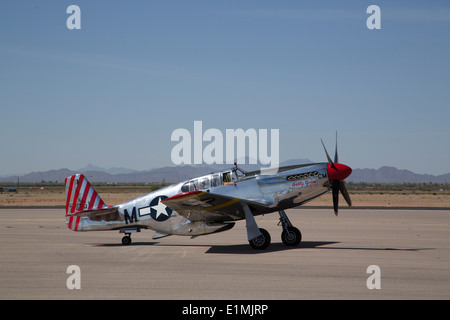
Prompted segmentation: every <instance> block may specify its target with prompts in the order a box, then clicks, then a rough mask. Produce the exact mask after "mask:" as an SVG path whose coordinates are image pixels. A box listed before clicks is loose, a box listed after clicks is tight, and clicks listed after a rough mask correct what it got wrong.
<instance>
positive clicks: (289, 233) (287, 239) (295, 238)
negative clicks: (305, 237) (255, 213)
mask: <svg viewBox="0 0 450 320" xmlns="http://www.w3.org/2000/svg"><path fill="white" fill-rule="evenodd" d="M281 241H283V243H284V245H285V246H290V247H295V246H298V244H299V243H300V242H301V241H302V233H301V232H300V230H298V229H297V228H296V227H288V229H287V230H283V232H282V233H281Z"/></svg>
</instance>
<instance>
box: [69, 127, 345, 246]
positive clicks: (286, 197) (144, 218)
mask: <svg viewBox="0 0 450 320" xmlns="http://www.w3.org/2000/svg"><path fill="white" fill-rule="evenodd" d="M321 142H322V146H323V148H324V151H325V154H326V156H327V159H328V162H324V163H312V164H299V165H291V166H285V167H280V168H278V169H277V172H276V173H272V174H268V173H267V172H264V171H262V172H261V170H258V171H252V172H246V171H244V170H242V169H240V168H239V167H238V166H237V164H236V163H235V164H234V167H233V168H231V169H229V170H225V171H221V172H216V173H211V174H207V175H204V176H201V177H197V178H193V179H189V180H186V181H183V182H180V183H176V184H173V185H170V186H167V187H164V188H161V189H158V190H156V191H153V192H151V193H149V194H146V195H143V196H140V197H138V198H136V199H132V200H129V201H126V202H123V203H121V204H118V205H114V206H109V205H107V204H105V203H104V202H103V200H102V199H101V198H100V196H99V194H98V193H97V192H96V191H95V190H94V188H93V186H92V185H91V184H90V183H89V181H88V180H87V179H86V177H85V176H84V175H83V174H75V175H72V176H70V177H67V178H66V179H65V192H66V224H67V226H68V228H69V229H71V230H73V231H100V230H118V231H119V232H120V233H124V237H123V238H122V244H123V245H130V244H131V234H132V233H136V232H140V231H141V230H143V229H151V230H154V231H155V233H154V235H153V237H152V239H160V238H163V237H166V236H170V235H182V236H191V237H196V236H200V235H206V234H211V233H217V232H223V231H226V230H230V229H231V228H233V226H234V225H235V221H238V220H244V219H245V222H246V229H247V240H248V242H249V244H250V246H251V247H252V248H254V249H256V250H264V249H267V248H268V247H269V245H270V242H271V237H270V234H269V232H267V231H266V230H265V229H263V228H259V227H258V225H257V223H256V221H255V218H254V217H255V216H259V215H262V214H268V213H272V212H276V211H277V212H278V214H279V216H280V223H279V224H281V226H282V229H283V231H282V233H281V240H282V242H283V244H284V245H286V246H298V245H299V244H300V242H301V240H302V234H301V232H300V230H299V229H298V228H296V227H294V226H293V225H292V223H291V222H290V220H289V218H288V216H287V215H286V213H285V210H286V209H289V208H293V207H297V206H300V205H302V204H304V203H306V202H308V201H310V200H312V199H315V198H317V197H319V196H321V195H323V194H324V193H326V192H328V191H330V190H331V191H332V199H333V208H334V212H335V215H336V216H337V215H338V209H339V203H338V202H339V192H341V194H342V196H343V197H344V199H345V201H346V202H347V204H348V205H349V206H350V207H351V205H352V203H351V199H350V196H349V194H348V191H347V188H346V186H345V183H344V179H346V178H347V177H348V176H349V175H350V174H351V172H352V169H351V168H350V167H348V166H346V165H344V164H341V163H339V162H338V153H337V133H336V149H335V157H334V161H332V160H331V158H330V156H329V154H328V152H327V149H326V148H325V145H324V143H323V141H322V140H321Z"/></svg>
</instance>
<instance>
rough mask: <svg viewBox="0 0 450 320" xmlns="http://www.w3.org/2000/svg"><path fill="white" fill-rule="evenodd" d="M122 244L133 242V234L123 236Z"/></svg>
mask: <svg viewBox="0 0 450 320" xmlns="http://www.w3.org/2000/svg"><path fill="white" fill-rule="evenodd" d="M122 244H123V245H124V246H129V245H130V244H131V236H130V235H127V236H125V237H123V238H122Z"/></svg>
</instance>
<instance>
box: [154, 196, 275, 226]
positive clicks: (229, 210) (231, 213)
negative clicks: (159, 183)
mask: <svg viewBox="0 0 450 320" xmlns="http://www.w3.org/2000/svg"><path fill="white" fill-rule="evenodd" d="M162 202H163V203H164V204H165V205H166V206H168V207H169V208H170V209H172V210H175V211H176V212H178V213H179V214H181V215H182V216H184V217H186V218H187V219H189V220H191V221H200V220H202V221H230V220H240V219H245V212H244V209H243V206H244V205H248V206H249V208H250V210H251V211H252V213H253V215H258V214H262V213H267V212H270V211H271V210H270V209H269V208H268V207H267V206H264V205H262V204H259V203H256V202H253V201H248V200H244V199H240V198H234V197H228V196H224V195H220V194H215V193H209V192H203V191H191V192H184V193H180V194H177V195H175V196H173V197H170V198H167V199H165V200H162Z"/></svg>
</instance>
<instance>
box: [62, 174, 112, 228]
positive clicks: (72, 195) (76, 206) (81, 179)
mask: <svg viewBox="0 0 450 320" xmlns="http://www.w3.org/2000/svg"><path fill="white" fill-rule="evenodd" d="M65 186H66V217H68V221H67V226H68V227H69V229H72V230H74V231H78V228H79V224H80V220H81V217H80V216H79V215H77V213H80V212H85V211H93V210H98V209H103V208H109V206H107V205H106V204H105V203H104V202H103V200H102V199H101V198H100V196H99V195H98V194H97V192H96V191H95V190H94V187H92V186H91V184H90V183H89V181H88V180H87V179H86V177H85V176H84V175H83V174H75V175H73V176H70V177H67V178H66V180H65Z"/></svg>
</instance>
